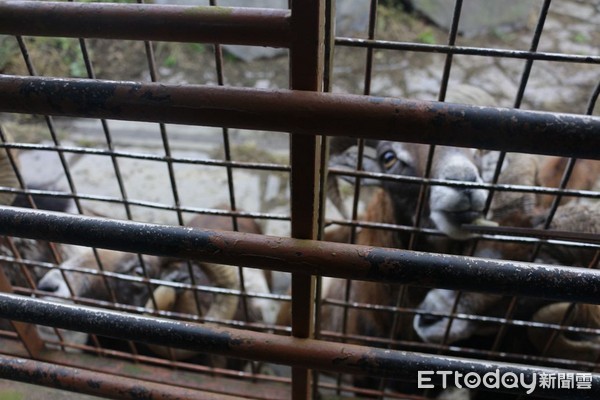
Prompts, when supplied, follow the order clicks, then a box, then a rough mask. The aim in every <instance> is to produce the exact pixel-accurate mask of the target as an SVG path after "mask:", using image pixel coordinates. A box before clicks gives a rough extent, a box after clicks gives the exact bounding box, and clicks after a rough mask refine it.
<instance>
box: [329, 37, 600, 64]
mask: <svg viewBox="0 0 600 400" xmlns="http://www.w3.org/2000/svg"><path fill="white" fill-rule="evenodd" d="M335 44H336V45H337V46H347V47H358V48H373V49H380V50H398V51H414V52H422V53H439V54H455V55H467V56H479V57H496V58H515V59H523V60H536V61H537V60H539V61H554V62H568V63H581V64H600V56H597V55H593V54H563V53H549V52H534V51H528V50H515V49H491V48H487V47H471V46H449V45H446V44H426V43H413V42H398V41H389V40H368V39H360V38H348V37H337V38H335Z"/></svg>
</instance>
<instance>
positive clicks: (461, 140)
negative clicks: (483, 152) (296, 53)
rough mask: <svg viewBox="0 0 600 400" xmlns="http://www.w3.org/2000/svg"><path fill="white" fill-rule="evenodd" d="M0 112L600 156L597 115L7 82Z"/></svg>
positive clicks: (275, 93) (216, 90)
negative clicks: (599, 150) (226, 127)
mask: <svg viewBox="0 0 600 400" xmlns="http://www.w3.org/2000/svg"><path fill="white" fill-rule="evenodd" d="M0 111H5V112H16V113H31V114H45V115H58V116H71V117H90V118H106V119H121V120H138V121H149V122H164V123H175V124H191V125H208V126H228V127H232V128H245V129H257V130H268V131H281V132H290V131H293V132H294V133H295V134H309V135H315V134H326V135H332V136H353V137H366V138H375V139H389V140H398V141H406V142H418V143H429V144H434V143H435V144H438V145H450V146H462V147H476V148H483V149H491V150H504V151H515V152H524V153H534V154H554V155H563V156H572V157H579V158H590V159H600V152H598V149H599V148H600V117H595V116H585V115H575V114H560V113H547V112H537V111H525V110H518V109H508V108H494V107H479V106H469V105H458V104H449V103H439V102H428V101H418V100H406V99H395V98H382V97H373V96H358V95H346V94H332V93H315V92H308V91H306V92H304V91H290V90H261V89H249V88H231V87H217V86H202V85H185V86H180V85H169V84H162V83H161V84H157V83H141V82H121V81H120V82H116V81H101V80H89V79H57V78H54V79H53V78H39V77H15V76H7V75H0Z"/></svg>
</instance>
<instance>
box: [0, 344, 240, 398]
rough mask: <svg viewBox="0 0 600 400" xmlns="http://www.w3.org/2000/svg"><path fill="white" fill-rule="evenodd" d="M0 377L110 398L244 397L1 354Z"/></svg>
mask: <svg viewBox="0 0 600 400" xmlns="http://www.w3.org/2000/svg"><path fill="white" fill-rule="evenodd" d="M0 378H2V379H9V380H13V381H19V382H25V383H30V384H34V385H40V386H47V387H53V388H56V389H60V390H68V391H72V392H78V393H86V394H90V395H96V396H102V397H106V398H110V399H125V400H139V399H141V398H143V399H148V400H176V399H177V400H184V399H189V400H194V399H198V398H202V399H207V400H210V399H214V400H241V399H242V397H235V396H229V395H222V394H215V393H208V392H201V391H197V390H192V389H186V388H181V387H177V386H172V385H166V384H161V383H156V382H150V381H145V380H140V379H132V378H127V377H123V376H117V375H111V374H107V373H103V372H100V371H87V370H85V369H81V368H72V367H66V366H62V365H57V364H50V363H46V362H42V361H35V360H27V359H23V358H17V357H10V356H4V355H0Z"/></svg>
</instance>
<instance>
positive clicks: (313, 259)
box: [0, 207, 600, 304]
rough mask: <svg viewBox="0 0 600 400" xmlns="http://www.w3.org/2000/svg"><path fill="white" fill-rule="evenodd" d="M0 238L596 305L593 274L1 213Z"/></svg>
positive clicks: (599, 280) (598, 288) (596, 274)
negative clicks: (27, 239) (50, 242)
mask: <svg viewBox="0 0 600 400" xmlns="http://www.w3.org/2000/svg"><path fill="white" fill-rule="evenodd" d="M0 234H3V235H10V236H22V237H27V238H32V239H42V240H49V241H53V242H64V243H70V244H76V245H83V246H93V247H100V248H108V249H114V250H121V251H129V252H134V253H145V254H154V255H164V256H173V257H183V258H191V259H198V260H205V261H210V262H217V263H222V264H230V265H244V266H247V267H256V268H264V269H270V270H276V271H283V272H303V273H310V274H313V275H324V276H332V277H338V278H349V279H360V280H371V281H386V282H390V283H402V284H415V285H421V286H428V287H440V288H446V289H460V290H468V291H473V292H489V293H498V294H506V295H526V296H535V297H540V298H546V299H551V300H561V301H562V300H567V301H581V302H586V303H593V304H600V271H597V270H588V269H583V268H574V267H562V266H556V265H543V264H530V263H523V262H513V261H504V260H487V259H481V258H474V257H463V256H452V255H445V254H431V253H422V252H416V251H408V250H398V249H385V248H377V247H369V246H358V245H348V244H342V243H329V242H319V241H312V240H300V239H293V238H283V237H276V236H264V235H256V234H248V233H240V232H226V231H212V230H205V229H193V228H188V227H179V226H167V225H157V224H148V223H140V222H132V221H116V220H110V219H106V218H96V217H88V216H81V215H72V214H61V213H54V212H49V211H39V210H30V209H21V208H15V207H2V208H0Z"/></svg>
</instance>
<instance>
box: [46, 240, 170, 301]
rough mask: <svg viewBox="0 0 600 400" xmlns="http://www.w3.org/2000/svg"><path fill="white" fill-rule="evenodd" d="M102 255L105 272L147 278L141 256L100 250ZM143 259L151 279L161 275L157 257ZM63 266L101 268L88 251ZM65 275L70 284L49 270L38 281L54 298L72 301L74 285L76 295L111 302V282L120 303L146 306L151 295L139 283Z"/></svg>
mask: <svg viewBox="0 0 600 400" xmlns="http://www.w3.org/2000/svg"><path fill="white" fill-rule="evenodd" d="M98 256H99V258H100V261H101V263H102V268H103V270H105V271H109V272H115V273H119V274H124V275H139V276H143V275H144V274H143V268H142V265H141V263H140V261H139V257H138V256H137V255H135V254H129V253H121V252H116V251H110V250H98ZM143 260H144V265H145V267H146V272H147V273H148V274H149V275H150V277H154V276H155V275H157V274H158V269H159V262H158V259H157V258H156V257H151V256H143ZM62 267H63V268H66V269H69V268H87V269H98V264H97V262H96V258H95V257H94V255H93V253H92V251H91V250H87V251H85V252H83V253H82V254H81V255H79V256H77V257H73V258H70V259H68V260H66V261H65V262H63V264H62ZM64 275H65V276H66V279H67V280H68V285H67V282H66V281H65V279H64V277H63V273H61V272H60V271H59V270H58V269H53V270H50V271H48V272H47V273H46V274H45V275H44V276H43V277H42V279H40V281H39V282H38V289H39V290H42V291H46V292H48V293H50V294H52V295H53V296H58V297H65V298H69V297H71V291H70V290H69V286H70V288H71V290H72V292H73V293H72V295H73V296H77V297H86V298H93V299H98V300H111V296H110V291H109V288H108V287H107V285H106V283H108V285H110V288H111V289H112V292H113V293H114V295H115V299H116V301H117V302H119V303H123V304H129V305H136V306H142V305H144V304H145V302H146V300H147V299H148V296H149V291H148V288H147V286H146V285H145V284H142V283H139V282H134V281H130V280H121V279H115V278H107V280H106V283H105V281H104V279H103V278H102V277H101V276H99V275H95V274H88V273H81V272H75V271H65V272H64Z"/></svg>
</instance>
